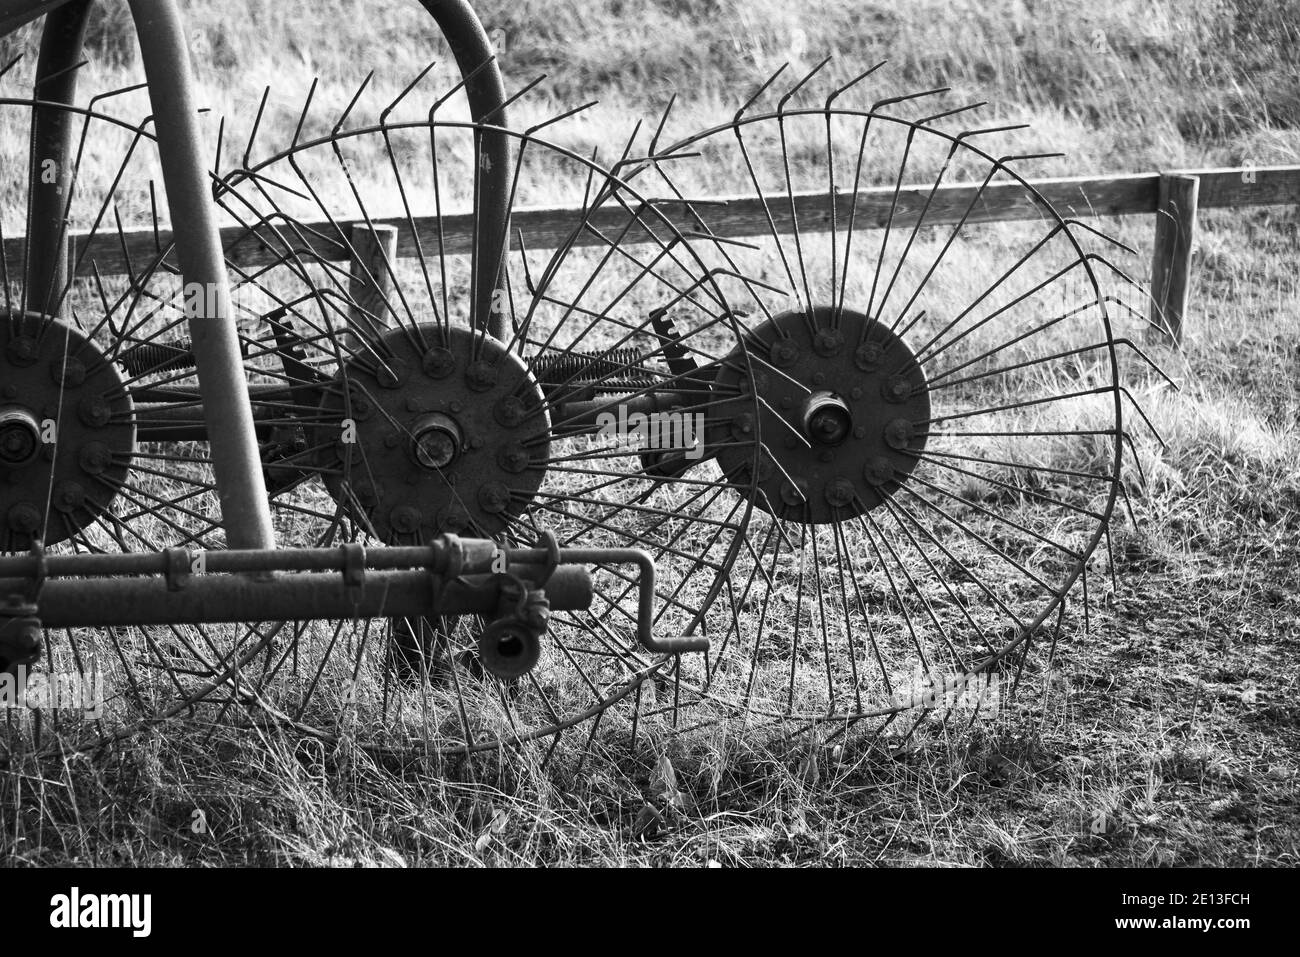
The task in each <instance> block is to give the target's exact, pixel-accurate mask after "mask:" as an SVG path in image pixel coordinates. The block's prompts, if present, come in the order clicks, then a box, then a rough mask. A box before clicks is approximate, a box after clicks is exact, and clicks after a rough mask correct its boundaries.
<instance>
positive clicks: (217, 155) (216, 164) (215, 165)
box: [149, 116, 226, 199]
mask: <svg viewBox="0 0 1300 957" xmlns="http://www.w3.org/2000/svg"><path fill="white" fill-rule="evenodd" d="M225 142H226V118H225V117H224V116H222V117H221V120H220V121H219V122H218V123H217V145H216V148H215V149H214V150H213V151H212V197H213V199H215V198H216V196H217V187H218V186H220V184H221V148H222V147H223V146H224V145H225ZM149 188H150V189H151V190H152V189H153V182H152V181H150V183H149Z"/></svg>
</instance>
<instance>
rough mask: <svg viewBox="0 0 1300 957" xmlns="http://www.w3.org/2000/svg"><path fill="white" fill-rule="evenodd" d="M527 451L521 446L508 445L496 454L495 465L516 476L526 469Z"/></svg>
mask: <svg viewBox="0 0 1300 957" xmlns="http://www.w3.org/2000/svg"><path fill="white" fill-rule="evenodd" d="M528 462H529V455H528V450H527V449H525V448H524V447H523V446H522V445H509V446H506V447H505V448H503V449H502V450H501V451H500V452H499V453H497V464H498V465H500V466H501V467H502V468H503V469H505V470H506V471H507V472H513V473H515V474H516V475H517V474H518V473H520V472H522V471H524V469H526V468H528Z"/></svg>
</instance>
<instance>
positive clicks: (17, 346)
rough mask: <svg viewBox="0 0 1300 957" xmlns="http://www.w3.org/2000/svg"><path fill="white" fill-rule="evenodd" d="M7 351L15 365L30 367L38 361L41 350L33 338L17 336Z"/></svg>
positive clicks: (11, 341) (10, 341) (11, 340)
mask: <svg viewBox="0 0 1300 957" xmlns="http://www.w3.org/2000/svg"><path fill="white" fill-rule="evenodd" d="M5 351H6V352H7V353H8V355H9V360H10V361H11V362H12V363H13V364H14V365H19V366H29V365H31V364H32V363H33V362H35V361H36V357H37V356H39V355H40V351H41V350H40V347H39V345H38V344H37V342H36V340H35V339H33V338H32V337H31V336H15V337H14V338H12V339H10V340H9V347H8V349H6V350H5Z"/></svg>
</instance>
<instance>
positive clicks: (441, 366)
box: [423, 346, 456, 379]
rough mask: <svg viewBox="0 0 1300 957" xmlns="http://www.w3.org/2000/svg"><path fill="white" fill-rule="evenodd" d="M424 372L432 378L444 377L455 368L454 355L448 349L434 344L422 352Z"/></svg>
mask: <svg viewBox="0 0 1300 957" xmlns="http://www.w3.org/2000/svg"><path fill="white" fill-rule="evenodd" d="M423 364H424V374H425V375H427V376H431V377H432V378H434V379H445V378H447V376H449V375H451V374H452V372H454V371H455V369H456V357H455V356H454V355H452V354H451V350H450V349H445V348H443V347H442V346H434V347H433V348H432V349H430V350H429V351H428V352H426V353H425V354H424V363H423Z"/></svg>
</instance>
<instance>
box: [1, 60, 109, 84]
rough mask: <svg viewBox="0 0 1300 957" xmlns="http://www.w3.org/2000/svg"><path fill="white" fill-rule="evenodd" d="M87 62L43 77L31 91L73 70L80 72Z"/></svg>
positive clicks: (66, 67) (81, 62) (2, 73)
mask: <svg viewBox="0 0 1300 957" xmlns="http://www.w3.org/2000/svg"><path fill="white" fill-rule="evenodd" d="M14 62H15V63H16V62H18V61H16V60H15V61H14ZM89 62H90V61H89V60H82V61H80V62H79V63H74V64H72V65H71V66H65V67H64V68H63V69H62V70H59V71H58V72H57V73H51V74H50V75H49V76H43V77H41V78H40V79H39V80H37V81H36V82H35V83H34V84H33V89H37V88H39V87H41V86H42V85H43V84H46V83H49V82H50V81H51V80H57V79H58V78H59V77H61V76H64V75H65V74H68V73H71V72H73V71H74V70H80V69H81V68H82V67H83V66H85V65H86V64H87V63H89ZM6 69H7V68H6ZM0 76H4V72H3V71H0Z"/></svg>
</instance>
